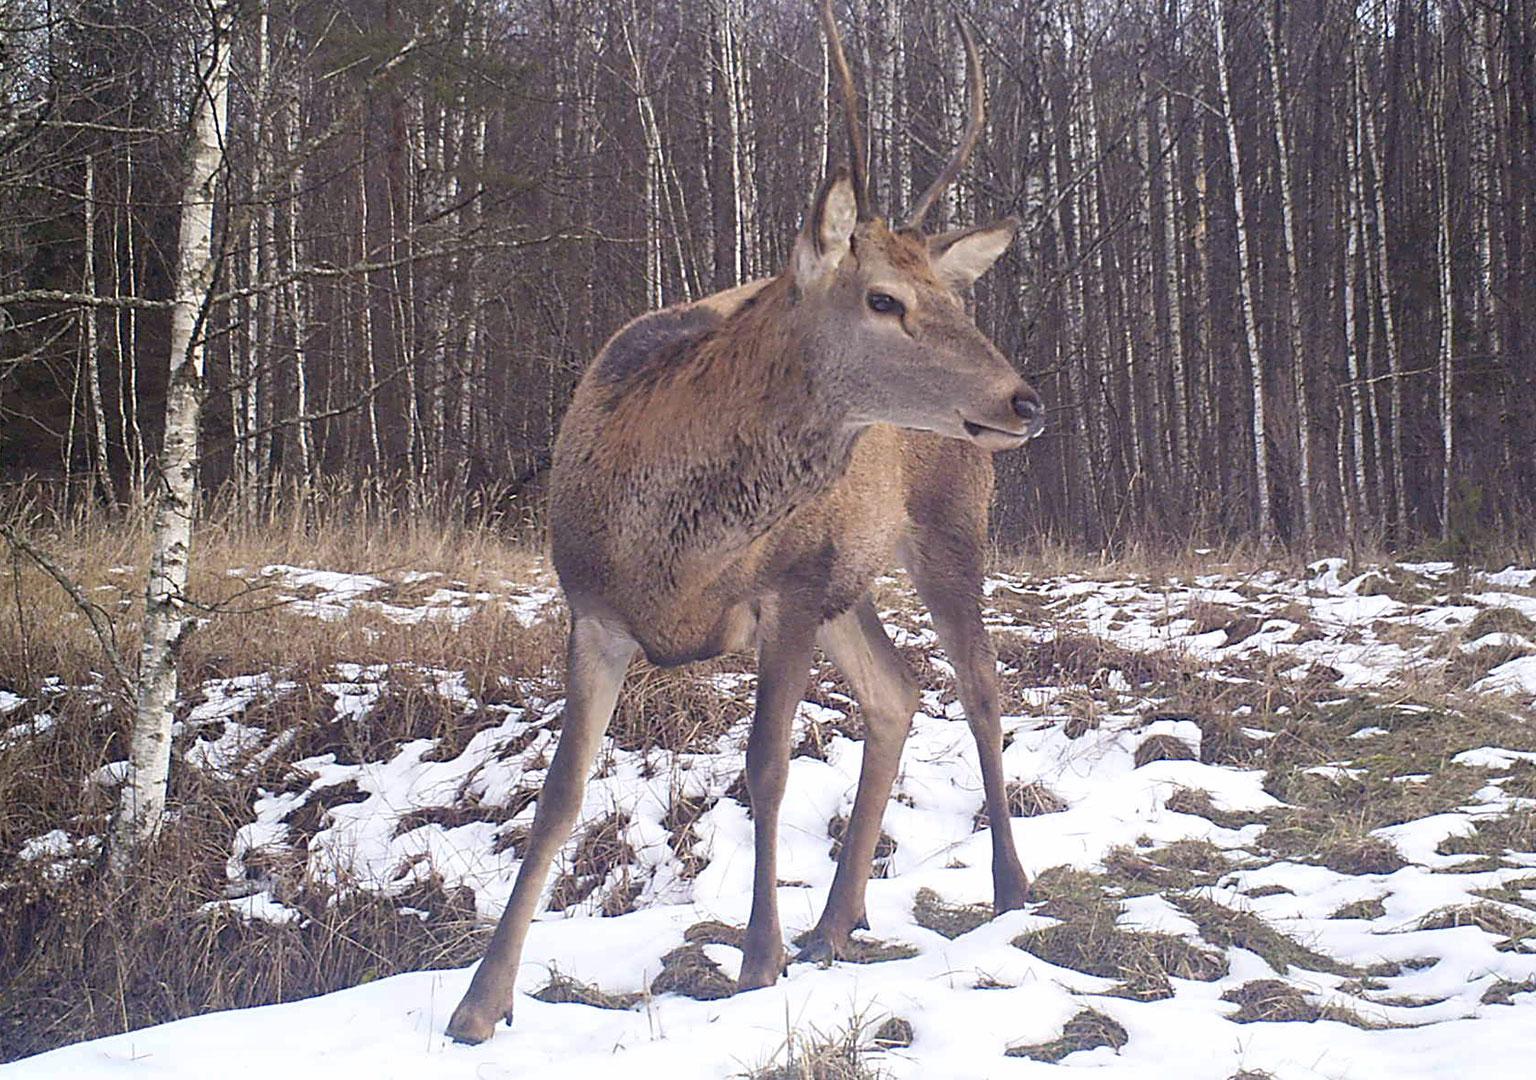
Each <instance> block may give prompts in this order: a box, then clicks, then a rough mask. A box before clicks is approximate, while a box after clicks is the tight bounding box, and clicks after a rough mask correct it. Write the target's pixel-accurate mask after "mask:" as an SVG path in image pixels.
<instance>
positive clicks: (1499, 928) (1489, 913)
mask: <svg viewBox="0 0 1536 1080" xmlns="http://www.w3.org/2000/svg"><path fill="white" fill-rule="evenodd" d="M1455 926H1475V927H1477V928H1478V929H1479V930H1482V931H1483V932H1485V933H1489V934H1493V935H1495V936H1497V937H1501V938H1505V939H1507V940H1509V941H1522V940H1524V939H1526V938H1528V937H1530V936H1531V935H1532V934H1533V933H1536V923H1533V922H1531V921H1530V920H1529V919H1523V918H1521V917H1520V916H1518V915H1516V914H1514V913H1513V912H1511V911H1509V910H1508V909H1506V908H1504V907H1502V906H1500V905H1498V904H1492V903H1485V904H1464V905H1457V906H1453V907H1443V908H1438V909H1436V910H1435V911H1431V912H1430V913H1429V914H1428V915H1425V916H1424V917H1423V918H1421V919H1420V920H1419V921H1418V922H1416V923H1415V924H1414V929H1416V930H1446V929H1449V928H1451V927H1455Z"/></svg>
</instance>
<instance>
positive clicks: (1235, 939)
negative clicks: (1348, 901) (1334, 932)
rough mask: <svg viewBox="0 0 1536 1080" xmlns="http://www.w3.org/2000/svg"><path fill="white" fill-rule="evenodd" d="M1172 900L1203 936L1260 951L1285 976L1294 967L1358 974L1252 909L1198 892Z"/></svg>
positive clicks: (1219, 943)
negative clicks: (1212, 898)
mask: <svg viewBox="0 0 1536 1080" xmlns="http://www.w3.org/2000/svg"><path fill="white" fill-rule="evenodd" d="M1172 900H1173V903H1174V905H1175V906H1176V907H1178V909H1179V910H1180V911H1182V912H1183V913H1184V914H1185V915H1188V916H1189V917H1190V919H1192V920H1193V921H1194V923H1195V925H1196V926H1198V927H1199V928H1200V936H1201V937H1203V938H1204V939H1205V940H1206V941H1209V942H1210V943H1211V944H1213V945H1217V946H1220V947H1221V948H1224V949H1229V948H1237V949H1247V950H1248V951H1249V952H1252V953H1257V954H1258V955H1259V956H1261V957H1263V958H1264V961H1265V962H1266V963H1267V964H1269V966H1270V967H1271V968H1273V969H1274V970H1275V971H1276V972H1278V973H1279V974H1281V975H1284V974H1286V973H1287V972H1289V971H1290V970H1291V968H1293V967H1299V968H1305V969H1307V970H1308V971H1323V972H1328V973H1330V974H1334V975H1353V974H1357V972H1355V970H1354V969H1353V968H1351V967H1349V965H1347V964H1343V963H1340V962H1339V961H1337V960H1335V959H1333V958H1332V957H1331V956H1324V955H1323V954H1322V953H1319V952H1315V951H1314V950H1312V949H1309V948H1307V947H1306V946H1305V945H1303V944H1301V943H1300V942H1299V941H1297V940H1295V939H1294V938H1291V937H1288V936H1287V935H1285V934H1282V933H1281V932H1280V931H1278V930H1276V929H1275V928H1274V927H1272V926H1270V925H1269V924H1268V923H1266V922H1265V921H1264V920H1263V919H1261V918H1259V917H1258V916H1257V915H1254V914H1253V913H1251V912H1247V911H1238V910H1236V909H1235V908H1229V907H1227V906H1226V905H1224V904H1218V903H1216V902H1215V901H1213V900H1207V899H1205V898H1204V897H1200V896H1194V895H1186V896H1176V897H1173V898H1172Z"/></svg>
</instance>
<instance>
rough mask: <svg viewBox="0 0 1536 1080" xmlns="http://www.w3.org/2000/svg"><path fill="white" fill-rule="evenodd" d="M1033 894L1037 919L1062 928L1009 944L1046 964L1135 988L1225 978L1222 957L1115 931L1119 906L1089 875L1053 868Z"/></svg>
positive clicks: (1175, 941)
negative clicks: (1173, 980) (1170, 980)
mask: <svg viewBox="0 0 1536 1080" xmlns="http://www.w3.org/2000/svg"><path fill="white" fill-rule="evenodd" d="M1034 891H1035V895H1036V896H1041V897H1045V898H1046V899H1045V903H1044V904H1042V905H1041V907H1040V909H1039V913H1040V914H1042V915H1050V916H1053V917H1054V918H1058V919H1061V920H1062V922H1061V923H1060V924H1059V925H1057V926H1048V927H1045V928H1043V929H1041V930H1032V931H1029V932H1027V933H1024V934H1021V935H1020V936H1019V937H1017V938H1015V939H1014V940H1013V944H1014V945H1015V946H1016V947H1017V948H1020V949H1023V950H1025V951H1026V952H1029V953H1033V954H1034V955H1035V956H1038V957H1040V959H1042V960H1045V961H1047V962H1048V963H1052V964H1056V965H1057V966H1059V967H1067V968H1071V969H1073V970H1074V971H1082V972H1086V973H1087V974H1089V975H1098V976H1101V977H1103V978H1107V979H1117V980H1120V981H1121V982H1124V983H1128V984H1130V986H1132V987H1136V988H1142V987H1148V986H1151V987H1156V986H1159V985H1160V984H1161V983H1163V982H1166V981H1167V980H1168V978H1169V977H1174V978H1180V979H1196V980H1199V981H1201V982H1210V981H1213V980H1215V979H1219V978H1221V977H1222V976H1223V975H1225V974H1226V973H1227V961H1226V958H1225V957H1224V956H1221V955H1220V954H1218V953H1213V952H1209V951H1207V950H1205V949H1202V948H1200V947H1198V946H1196V945H1193V944H1191V943H1190V942H1188V941H1185V940H1184V939H1183V938H1179V937H1175V936H1173V935H1171V934H1154V933H1145V932H1139V931H1129V930H1123V929H1121V928H1119V927H1118V926H1116V925H1115V919H1116V917H1117V916H1118V915H1119V909H1120V905H1119V902H1118V901H1116V900H1114V899H1112V898H1110V897H1109V896H1108V895H1107V894H1106V893H1105V892H1104V888H1103V884H1102V883H1101V882H1100V881H1099V880H1098V879H1096V878H1094V877H1093V876H1092V875H1090V874H1086V873H1083V872H1082V871H1077V870H1071V869H1068V868H1065V867H1053V868H1052V869H1050V870H1046V871H1044V872H1042V873H1041V874H1040V875H1039V876H1038V877H1037V878H1036V879H1035V882H1034Z"/></svg>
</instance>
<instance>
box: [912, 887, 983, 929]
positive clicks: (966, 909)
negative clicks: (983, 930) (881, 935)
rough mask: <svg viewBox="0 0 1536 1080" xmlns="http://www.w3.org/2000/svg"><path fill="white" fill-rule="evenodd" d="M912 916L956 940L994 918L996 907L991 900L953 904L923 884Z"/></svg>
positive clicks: (913, 904)
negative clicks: (978, 902) (985, 902)
mask: <svg viewBox="0 0 1536 1080" xmlns="http://www.w3.org/2000/svg"><path fill="white" fill-rule="evenodd" d="M912 918H913V921H915V922H916V923H917V925H918V926H921V927H922V928H923V929H925V930H932V931H933V932H934V933H935V934H942V935H943V936H944V937H947V938H949V939H950V940H954V939H955V938H957V937H959V936H960V935H961V934H968V933H970V932H971V931H972V930H975V929H976V928H977V927H979V926H983V925H985V924H986V923H988V922H990V921H991V919H992V908H991V906H990V905H988V904H951V903H948V902H946V901H945V900H944V899H943V898H942V897H940V896H939V894H938V893H936V892H934V891H933V890H932V889H928V888H923V889H919V890H917V895H916V896H915V897H913V901H912Z"/></svg>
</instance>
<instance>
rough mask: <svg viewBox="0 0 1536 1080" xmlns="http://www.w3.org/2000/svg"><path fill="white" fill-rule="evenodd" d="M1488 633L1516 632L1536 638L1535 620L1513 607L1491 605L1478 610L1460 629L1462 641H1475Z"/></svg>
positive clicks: (1522, 635)
mask: <svg viewBox="0 0 1536 1080" xmlns="http://www.w3.org/2000/svg"><path fill="white" fill-rule="evenodd" d="M1489 634H1516V635H1518V636H1520V637H1525V638H1530V639H1532V640H1536V621H1532V620H1531V618H1530V617H1529V616H1527V615H1526V614H1525V613H1524V612H1521V611H1518V610H1516V609H1515V608H1510V607H1491V608H1484V609H1483V610H1482V611H1479V612H1478V613H1477V614H1476V615H1474V616H1473V617H1472V621H1471V622H1469V623H1467V625H1466V626H1465V627H1463V628H1462V631H1461V637H1462V639H1463V640H1464V641H1476V640H1477V639H1478V638H1480V637H1487V636H1488V635H1489Z"/></svg>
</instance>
